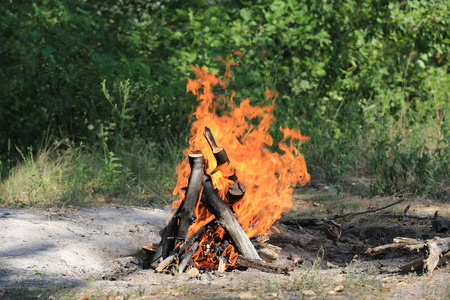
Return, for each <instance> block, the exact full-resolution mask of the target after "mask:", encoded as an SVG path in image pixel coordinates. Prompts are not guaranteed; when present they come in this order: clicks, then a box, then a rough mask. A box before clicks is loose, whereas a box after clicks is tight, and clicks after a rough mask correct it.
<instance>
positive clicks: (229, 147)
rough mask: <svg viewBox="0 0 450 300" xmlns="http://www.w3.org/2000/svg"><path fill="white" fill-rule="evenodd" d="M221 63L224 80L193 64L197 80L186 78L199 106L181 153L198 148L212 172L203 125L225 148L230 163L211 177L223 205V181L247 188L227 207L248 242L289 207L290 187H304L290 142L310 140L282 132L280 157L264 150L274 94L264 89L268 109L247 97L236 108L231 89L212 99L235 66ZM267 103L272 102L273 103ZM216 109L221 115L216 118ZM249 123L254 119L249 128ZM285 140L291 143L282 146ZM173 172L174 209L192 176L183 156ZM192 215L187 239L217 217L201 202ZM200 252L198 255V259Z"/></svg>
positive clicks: (213, 163)
mask: <svg viewBox="0 0 450 300" xmlns="http://www.w3.org/2000/svg"><path fill="white" fill-rule="evenodd" d="M227 59H228V58H227ZM219 60H221V61H223V62H225V65H226V72H225V76H224V79H223V80H221V79H219V78H218V77H217V76H216V75H215V74H213V73H211V72H209V71H208V70H207V69H206V68H198V67H195V66H192V65H191V67H192V69H193V70H194V71H195V74H196V79H189V78H188V84H187V92H191V93H193V94H194V95H196V96H197V100H198V102H199V104H198V106H197V109H196V111H195V112H194V116H195V117H196V121H194V123H193V124H192V129H191V137H190V139H189V144H190V147H189V148H188V149H186V150H185V151H184V154H185V156H186V157H187V155H188V154H189V152H190V151H191V150H200V151H202V153H203V155H204V156H205V162H206V163H205V165H206V172H207V173H208V174H210V173H211V172H212V171H213V170H214V169H216V167H217V163H216V161H215V158H214V156H213V154H212V151H211V149H210V147H209V145H208V143H207V141H206V139H205V137H204V136H203V132H204V128H205V126H207V127H209V128H210V129H211V131H212V133H213V134H214V138H215V140H216V141H217V144H218V145H219V146H221V147H224V148H225V150H226V151H227V153H228V157H229V158H230V164H228V165H222V166H220V168H219V169H218V170H217V172H215V173H214V174H213V175H212V182H213V185H214V187H215V188H217V189H219V190H220V193H219V195H220V196H221V197H222V199H224V201H226V202H227V200H226V199H225V195H226V193H227V191H228V187H229V185H230V184H232V183H233V181H231V180H229V179H227V177H228V176H230V175H232V174H233V172H235V173H236V175H237V177H238V179H239V181H240V182H241V183H243V184H244V185H245V186H246V193H245V195H244V197H243V198H242V199H241V200H238V201H237V202H235V203H233V204H231V208H232V210H233V211H234V212H235V215H236V217H237V219H238V221H239V223H240V224H241V226H242V228H243V229H244V231H245V232H246V233H247V235H248V237H249V238H250V237H253V236H255V235H262V234H269V233H270V232H271V229H272V228H273V227H272V226H273V223H274V222H275V221H276V220H278V219H279V218H280V217H281V214H282V213H283V212H288V211H289V209H290V207H291V206H292V199H291V195H292V192H293V188H294V186H295V185H296V184H297V183H298V182H300V184H301V185H304V184H306V183H307V182H308V181H309V179H310V175H309V174H308V172H307V168H306V164H305V160H304V158H303V156H302V155H301V154H300V153H299V152H298V150H297V149H296V147H295V145H294V143H293V142H294V140H299V141H300V142H301V143H303V142H306V141H307V140H308V139H309V137H306V136H303V135H301V133H300V131H298V130H293V129H289V128H286V129H282V128H280V131H281V132H282V133H283V135H284V137H283V140H282V141H281V142H280V143H279V144H278V146H279V149H280V150H282V151H283V152H284V153H283V154H280V153H273V152H271V151H269V150H268V146H272V144H273V140H272V136H271V135H270V134H269V133H268V130H269V127H270V126H271V125H272V124H273V122H274V121H275V116H274V115H273V111H274V107H275V100H276V98H277V97H278V93H275V92H274V91H272V90H269V89H266V99H265V102H264V103H266V105H265V106H261V107H260V106H252V105H251V104H250V100H249V99H244V100H242V101H241V102H240V105H236V104H235V102H234V97H235V93H234V91H233V92H231V97H230V99H228V100H227V99H226V98H225V96H224V95H223V94H222V95H219V96H217V95H215V94H214V91H213V89H214V88H215V87H216V86H218V85H219V86H221V87H222V88H223V89H226V88H227V86H228V83H229V80H230V78H233V73H232V71H231V69H230V67H231V65H235V63H229V62H227V60H223V59H222V58H219ZM269 99H273V100H272V103H271V104H270V103H269V102H270V101H269ZM227 108H228V109H227ZM219 109H220V111H221V115H220V116H219V115H218V114H217V110H219ZM248 120H252V122H251V124H249V122H248ZM289 138H290V140H289V143H287V144H286V143H285V142H286V141H288V139H289ZM177 174H178V182H177V185H176V187H175V189H174V194H179V197H180V198H179V199H180V200H178V201H175V202H174V203H173V207H178V206H179V205H180V203H181V202H182V201H183V200H184V198H185V193H186V192H185V190H183V189H182V188H184V187H186V186H187V185H188V179H189V175H190V167H189V163H188V159H187V158H186V159H185V160H184V161H183V162H181V163H180V164H179V165H178V167H177ZM229 205H230V204H229ZM195 214H196V215H197V222H196V223H195V224H192V225H191V227H190V229H189V234H188V236H191V235H192V234H193V233H195V232H196V231H197V230H198V229H200V228H201V227H202V226H204V225H206V224H207V223H208V222H210V221H211V220H213V219H214V218H215V217H214V215H212V214H211V213H210V212H209V211H208V210H207V209H206V206H205V205H204V204H203V203H202V202H200V201H199V203H197V206H196V208H195ZM222 236H223V233H222ZM203 239H204V237H203ZM200 248H201V247H199V250H198V251H197V252H198V253H197V257H199V256H200ZM233 250H234V249H231V248H229V249H228V250H227V251H228V252H229V253H232V251H233Z"/></svg>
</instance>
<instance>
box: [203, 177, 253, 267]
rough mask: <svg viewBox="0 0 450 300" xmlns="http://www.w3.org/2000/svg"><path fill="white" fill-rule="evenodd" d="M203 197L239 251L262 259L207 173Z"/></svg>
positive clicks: (246, 255)
mask: <svg viewBox="0 0 450 300" xmlns="http://www.w3.org/2000/svg"><path fill="white" fill-rule="evenodd" d="M202 185H203V198H202V200H203V201H204V202H205V204H206V206H207V207H208V209H209V211H211V212H212V213H213V214H214V215H215V216H216V218H217V221H218V223H219V225H220V226H221V227H222V228H223V229H225V230H226V232H227V233H228V234H229V235H230V237H231V241H232V242H233V244H234V246H235V248H236V250H237V252H238V253H239V254H240V255H242V256H244V257H246V258H251V259H260V257H259V255H258V253H257V252H256V249H255V247H254V246H253V244H252V243H251V242H250V239H249V238H248V237H247V234H246V233H245V231H244V229H242V227H241V225H240V224H239V222H238V220H237V219H236V217H235V216H234V214H233V211H232V210H231V209H230V208H229V207H228V206H227V205H226V204H225V202H223V200H222V199H221V198H220V196H219V195H218V194H217V192H216V191H215V190H214V186H213V184H212V181H211V176H209V175H205V176H204V177H203V183H202Z"/></svg>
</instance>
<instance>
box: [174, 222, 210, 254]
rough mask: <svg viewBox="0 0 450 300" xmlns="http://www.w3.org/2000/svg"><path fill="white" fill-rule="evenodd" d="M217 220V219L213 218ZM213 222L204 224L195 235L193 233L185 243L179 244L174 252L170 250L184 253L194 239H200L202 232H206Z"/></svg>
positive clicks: (175, 252)
mask: <svg viewBox="0 0 450 300" xmlns="http://www.w3.org/2000/svg"><path fill="white" fill-rule="evenodd" d="M213 221H215V220H213ZM211 223H212V222H210V223H208V224H207V225H205V226H203V227H202V228H200V229H199V230H198V231H197V232H196V233H194V234H193V235H191V236H190V237H188V238H187V239H186V240H185V241H184V243H182V244H180V245H178V246H177V247H176V248H175V249H174V250H173V251H172V252H170V254H181V253H184V252H185V251H186V248H187V247H188V246H189V245H190V244H192V242H193V241H195V240H196V239H198V238H199V237H200V236H201V235H202V234H204V233H205V232H206V228H207V226H208V225H209V224H211Z"/></svg>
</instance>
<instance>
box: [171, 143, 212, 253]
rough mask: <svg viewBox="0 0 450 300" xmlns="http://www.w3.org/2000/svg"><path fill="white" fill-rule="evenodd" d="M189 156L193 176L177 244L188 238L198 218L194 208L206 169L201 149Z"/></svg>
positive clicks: (182, 211)
mask: <svg viewBox="0 0 450 300" xmlns="http://www.w3.org/2000/svg"><path fill="white" fill-rule="evenodd" d="M188 157H189V165H190V166H191V176H190V177H189V184H188V189H187V191H186V198H185V200H184V201H183V202H184V204H183V208H182V209H181V212H180V219H179V224H178V231H177V236H176V239H175V245H177V244H178V243H179V242H181V241H184V240H185V239H186V237H187V234H188V231H189V226H191V224H192V223H195V220H196V218H197V216H196V215H195V214H194V208H195V205H196V204H197V201H198V198H199V194H200V189H201V187H202V180H203V175H204V169H205V158H204V157H203V154H202V153H201V152H200V151H193V152H191V153H189V156H188Z"/></svg>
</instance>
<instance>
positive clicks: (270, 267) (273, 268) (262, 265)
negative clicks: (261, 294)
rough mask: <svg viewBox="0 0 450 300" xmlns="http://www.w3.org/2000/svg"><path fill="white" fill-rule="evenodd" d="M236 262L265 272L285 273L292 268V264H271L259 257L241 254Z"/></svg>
mask: <svg viewBox="0 0 450 300" xmlns="http://www.w3.org/2000/svg"><path fill="white" fill-rule="evenodd" d="M236 263H237V264H238V265H240V266H243V267H248V268H254V269H257V270H260V271H263V272H267V273H276V274H287V273H289V271H293V270H294V267H293V266H283V265H278V264H271V263H266V262H264V261H262V260H260V259H250V258H246V257H243V256H238V258H237V261H236Z"/></svg>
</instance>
